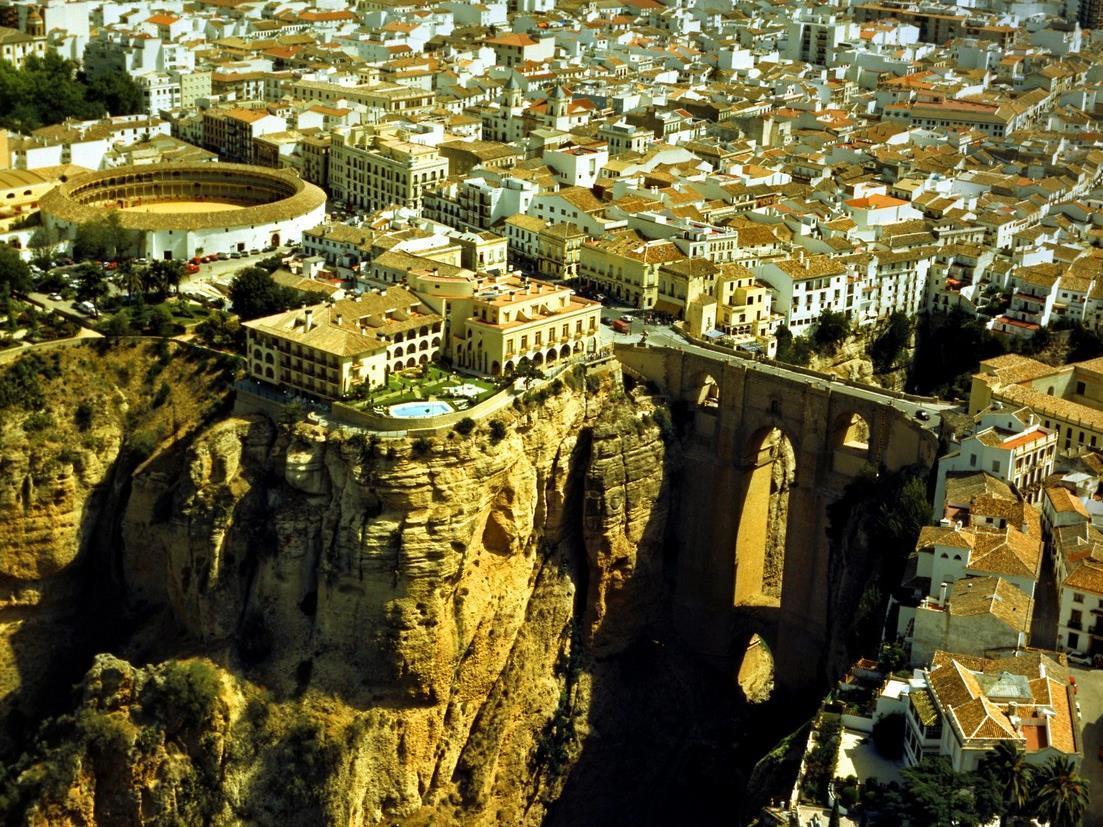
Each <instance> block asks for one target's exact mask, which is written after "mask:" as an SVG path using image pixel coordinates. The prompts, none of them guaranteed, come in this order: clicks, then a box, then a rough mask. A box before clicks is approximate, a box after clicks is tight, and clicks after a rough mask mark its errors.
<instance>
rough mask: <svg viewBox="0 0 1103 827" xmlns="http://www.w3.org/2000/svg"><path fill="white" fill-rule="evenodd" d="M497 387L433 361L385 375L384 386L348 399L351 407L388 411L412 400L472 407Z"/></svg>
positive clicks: (454, 407)
mask: <svg viewBox="0 0 1103 827" xmlns="http://www.w3.org/2000/svg"><path fill="white" fill-rule="evenodd" d="M497 390H498V386H497V385H495V384H494V383H492V382H490V381H488V380H486V379H483V378H480V377H475V376H468V375H461V374H459V373H456V372H454V371H448V370H445V369H444V368H441V367H438V366H437V365H434V364H427V365H422V366H420V367H417V368H410V369H408V370H404V371H398V372H395V373H391V374H390V375H388V376H387V384H386V385H385V386H383V387H378V388H373V389H372V390H365V391H363V392H362V395H357V398H356V399H355V400H353V401H352V402H350V403H349V404H350V405H352V407H354V408H359V409H361V410H374V411H375V412H376V413H381V414H387V413H388V412H389V411H390V409H391V408H392V407H393V406H394V405H403V404H408V403H411V402H436V401H441V402H447V403H448V404H449V405H450V406H451V407H452V409H453V410H457V411H462V410H465V409H467V408H471V407H474V406H475V405H477V404H478V403H480V402H482V401H483V400H484V399H486V398H488V397H490V396H492V395H493V394H494V393H495V392H496V391H497Z"/></svg>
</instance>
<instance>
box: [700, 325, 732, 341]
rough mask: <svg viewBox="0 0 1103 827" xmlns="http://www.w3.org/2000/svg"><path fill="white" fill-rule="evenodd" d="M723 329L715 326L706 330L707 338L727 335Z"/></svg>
mask: <svg viewBox="0 0 1103 827" xmlns="http://www.w3.org/2000/svg"><path fill="white" fill-rule="evenodd" d="M726 335H727V334H726V333H724V331H723V330H717V329H716V328H715V327H714V328H713V329H712V330H707V331H705V338H706V339H719V338H720V337H721V336H726Z"/></svg>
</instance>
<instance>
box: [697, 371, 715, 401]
mask: <svg viewBox="0 0 1103 827" xmlns="http://www.w3.org/2000/svg"><path fill="white" fill-rule="evenodd" d="M697 407H699V408H719V407H720V386H719V385H718V384H717V383H716V380H715V379H713V378H712V376H710V375H709V374H705V377H704V378H703V379H702V380H701V385H700V387H699V388H698V390H697Z"/></svg>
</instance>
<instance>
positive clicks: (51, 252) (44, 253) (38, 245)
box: [27, 226, 59, 270]
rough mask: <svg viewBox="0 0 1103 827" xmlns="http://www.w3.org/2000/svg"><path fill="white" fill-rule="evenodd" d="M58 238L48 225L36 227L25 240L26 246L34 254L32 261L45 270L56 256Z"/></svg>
mask: <svg viewBox="0 0 1103 827" xmlns="http://www.w3.org/2000/svg"><path fill="white" fill-rule="evenodd" d="M58 244H59V239H58V235H57V232H56V231H55V230H53V229H51V228H49V227H45V226H42V227H37V228H36V229H35V231H34V232H33V233H31V237H30V238H29V239H28V240H27V247H28V248H29V249H30V250H31V252H32V253H33V254H34V255H33V258H32V263H33V264H35V265H37V266H39V267H41V268H42V269H43V270H46V269H48V268H49V267H50V265H51V264H53V260H54V257H55V256H57V250H58Z"/></svg>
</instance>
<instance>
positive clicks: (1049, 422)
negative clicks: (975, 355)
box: [969, 353, 1103, 454]
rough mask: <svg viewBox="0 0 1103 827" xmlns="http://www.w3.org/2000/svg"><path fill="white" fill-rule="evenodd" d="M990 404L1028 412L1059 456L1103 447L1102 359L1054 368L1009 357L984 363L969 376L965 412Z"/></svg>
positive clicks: (998, 357) (982, 408) (1023, 357)
mask: <svg viewBox="0 0 1103 827" xmlns="http://www.w3.org/2000/svg"><path fill="white" fill-rule="evenodd" d="M993 402H997V403H1000V404H1002V405H1005V406H1010V407H1011V408H1012V409H1016V410H1017V409H1019V408H1024V407H1025V408H1029V409H1030V410H1031V411H1032V412H1033V413H1034V415H1035V416H1036V417H1037V420H1038V421H1040V422H1041V425H1042V427H1043V428H1046V429H1047V430H1053V431H1055V432H1056V433H1057V450H1058V451H1060V452H1063V453H1068V454H1072V453H1079V452H1082V451H1084V450H1094V449H1098V448H1101V447H1103V358H1099V359H1090V360H1088V361H1086V362H1075V363H1073V364H1069V365H1062V366H1060V367H1053V366H1051V365H1047V364H1045V363H1044V362H1039V361H1037V360H1036V359H1031V358H1029V357H1027V356H1021V355H1018V354H1014V353H1009V354H1005V355H1003V356H997V357H995V358H993V359H987V360H985V361H983V362H981V364H980V371H979V372H978V373H976V374H975V375H974V376H973V383H972V386H971V388H970V391H969V412H970V413H973V414H975V413H978V412H980V411H982V410H984V409H986V408H988V407H990V406H991V405H992V403H993Z"/></svg>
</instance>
